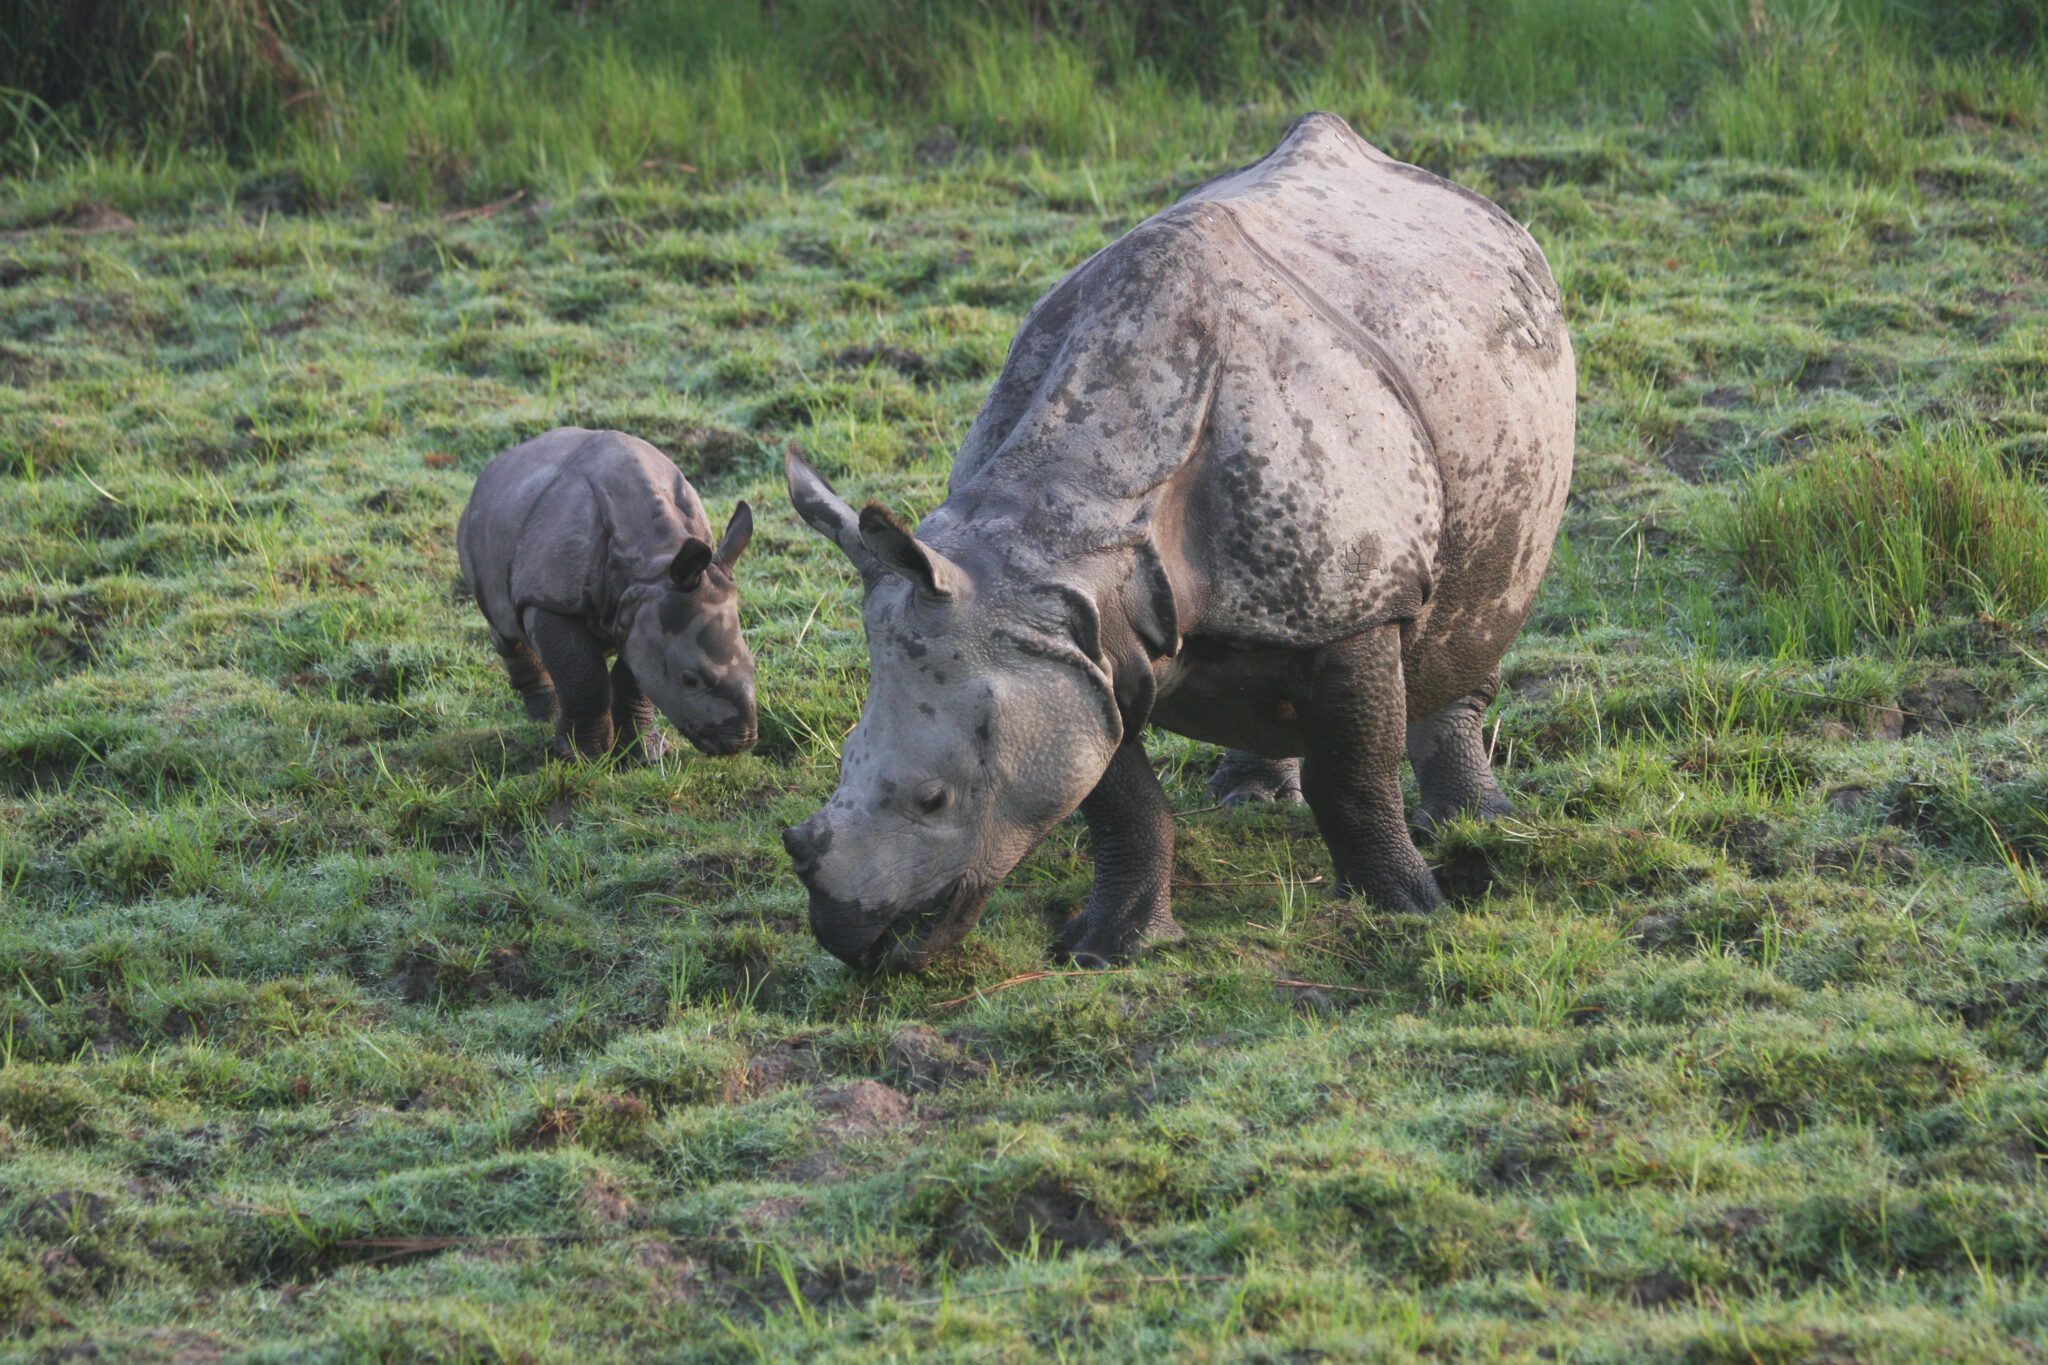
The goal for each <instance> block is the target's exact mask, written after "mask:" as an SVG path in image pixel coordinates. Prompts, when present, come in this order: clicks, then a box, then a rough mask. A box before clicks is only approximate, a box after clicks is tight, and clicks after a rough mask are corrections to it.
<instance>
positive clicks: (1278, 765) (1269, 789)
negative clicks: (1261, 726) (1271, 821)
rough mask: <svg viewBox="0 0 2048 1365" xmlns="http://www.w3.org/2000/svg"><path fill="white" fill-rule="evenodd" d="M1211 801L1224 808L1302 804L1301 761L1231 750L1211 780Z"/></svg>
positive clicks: (1225, 755) (1243, 750)
mask: <svg viewBox="0 0 2048 1365" xmlns="http://www.w3.org/2000/svg"><path fill="white" fill-rule="evenodd" d="M1209 799H1210V800H1212V801H1214V802H1216V803H1218V804H1219V805H1224V806H1242V805H1244V804H1245V803H1246V802H1249V801H1278V802H1280V803H1282V804H1283V805H1297V804H1299V803H1300V801H1301V760H1300V759H1296V758H1260V757H1259V756H1258V755H1257V754H1255V753H1252V752H1250V751H1249V750H1246V749H1231V750H1229V751H1228V752H1226V753H1225V754H1224V755H1223V761H1222V762H1221V763H1219V764H1217V765H1216V772H1215V775H1214V776H1212V777H1210V779H1209Z"/></svg>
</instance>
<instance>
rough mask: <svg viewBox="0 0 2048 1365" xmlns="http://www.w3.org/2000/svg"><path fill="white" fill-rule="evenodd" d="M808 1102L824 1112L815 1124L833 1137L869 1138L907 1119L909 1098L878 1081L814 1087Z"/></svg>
mask: <svg viewBox="0 0 2048 1365" xmlns="http://www.w3.org/2000/svg"><path fill="white" fill-rule="evenodd" d="M810 1098H811V1104H812V1106H813V1107H814V1108H816V1109H817V1111H818V1112H819V1113H820V1114H822V1115H824V1121H823V1122H822V1123H821V1124H820V1125H819V1127H820V1128H822V1129H823V1130H824V1131H825V1132H827V1133H830V1134H832V1135H833V1136H835V1137H842V1138H847V1137H872V1136H874V1135H875V1134H877V1133H885V1132H888V1131H889V1130H891V1129H893V1128H901V1127H903V1126H904V1125H905V1124H907V1123H909V1122H910V1118H911V1115H910V1100H909V1098H908V1097H907V1096H905V1095H904V1094H903V1092H901V1091H900V1090H893V1089H891V1088H890V1087H888V1086H886V1085H883V1084H882V1083H881V1082H880V1081H855V1082H854V1083H853V1084H852V1085H846V1086H840V1087H838V1088H836V1089H829V1090H814V1091H812V1092H811V1097H810Z"/></svg>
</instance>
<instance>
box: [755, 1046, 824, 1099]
mask: <svg viewBox="0 0 2048 1365" xmlns="http://www.w3.org/2000/svg"><path fill="white" fill-rule="evenodd" d="M817 1076H818V1054H817V1053H816V1052H814V1051H813V1050H812V1049H811V1047H810V1045H809V1044H808V1043H777V1044H776V1045H775V1046H774V1047H771V1048H769V1049H768V1050H767V1051H766V1052H761V1053H756V1054H755V1055H754V1057H753V1058H752V1060H750V1061H749V1062H748V1063H747V1073H746V1088H747V1089H748V1090H750V1091H756V1092H758V1091H764V1090H780V1089H781V1088H782V1087H784V1086H786V1085H806V1084H808V1083H810V1082H811V1081H813V1080H816V1079H817Z"/></svg>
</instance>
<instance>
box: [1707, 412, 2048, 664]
mask: <svg viewBox="0 0 2048 1365" xmlns="http://www.w3.org/2000/svg"><path fill="white" fill-rule="evenodd" d="M1709 530H1710V533H1711V534H1712V535H1713V536H1714V538H1715V539H1717V540H1718V541H1719V543H1720V546H1721V548H1722V549H1723V550H1724V551H1725V552H1726V553H1727V554H1728V555H1729V556H1730V558H1731V559H1732V560H1733V561H1734V563H1735V565H1736V566H1737V569H1738V572H1739V576H1740V578H1741V581H1742V583H1743V584H1744V586H1745V587H1746V588H1747V590H1748V591H1749V592H1750V594H1751V595H1752V596H1753V598H1754V599H1755V601H1756V603H1757V606H1758V607H1759V609H1760V610H1761V613H1762V616H1763V619H1764V622H1765V629H1766V632H1767V634H1768V635H1769V637H1770V640H1771V643H1772V644H1774V645H1775V646H1776V647H1777V648H1778V649H1779V650H1780V651H1781V652H1784V653H1789V654H1814V655H1842V654H1849V653H1852V652H1854V651H1855V650H1856V649H1857V648H1858V647H1859V645H1861V644H1862V643H1864V642H1866V641H1873V642H1880V643H1881V642H1884V641H1895V640H1902V639H1905V638H1907V637H1909V636H1910V635H1911V634H1912V632H1913V631H1915V630H1916V629H1917V628H1918V627H1920V626H1921V625H1923V624H1925V623H1927V622H1929V621H1930V620H1931V619H1933V617H1934V616H1935V615H1936V614H1937V613H1938V612H1941V611H1942V610H1944V609H1947V610H1963V611H1974V612H1977V613H1980V614H1982V615H1984V616H1987V617H1991V618H1994V619H1996V620H2001V621H2005V622H2016V621H2020V620H2024V619H2025V618H2027V617H2028V616H2030V615H2032V614H2033V613H2035V612H2038V611H2041V610H2043V609H2044V608H2048V497H2044V495H2043V493H2042V491H2041V489H2040V488H2039V487H2037V486H2036V485H2034V484H2033V483H2031V482H2029V481H2028V480H2027V479H2025V478H2024V477H2021V476H2020V475H2018V474H2016V473H2014V472H2013V471H2012V470H2010V469H2008V468H2007V467H2006V466H2005V465H2004V464H2003V463H2002V462H2001V461H2000V460H1999V459H1998V457H1997V456H1996V454H1994V453H1993V452H1992V451H1991V449H1990V448H1989V446H1988V444H1987V443H1986V442H1985V441H1983V440H1982V439H1980V438H1978V437H1975V436H1973V435H1971V434H1969V433H1966V432H1950V433H1942V434H1938V435H1931V434H1926V433H1923V432H1921V431H1919V430H1917V429H1909V430H1908V431H1907V432H1906V433H1905V435H1904V437H1903V438H1902V439H1901V441H1900V443H1899V444H1898V445H1897V446H1896V447H1894V448H1892V449H1887V450H1873V449H1869V448H1867V447H1855V446H1845V447H1839V448H1835V449H1831V450H1827V451H1824V452H1822V453H1820V454H1817V455H1815V456H1813V457H1812V458H1810V459H1807V460H1803V461H1801V462H1799V463H1798V464H1794V465H1789V466H1782V467H1776V468H1769V469H1764V470H1760V471H1758V472H1756V473H1754V474H1752V475H1750V476H1749V477H1748V478H1747V479H1745V480H1744V481H1743V482H1742V483H1741V484H1740V485H1738V487H1737V488H1736V490H1735V493H1734V496H1733V498H1732V499H1731V501H1730V502H1729V503H1728V504H1727V505H1726V508H1725V509H1724V510H1723V511H1722V512H1721V513H1720V514H1719V515H1718V516H1717V517H1715V518H1714V519H1712V521H1711V522H1710V525H1709Z"/></svg>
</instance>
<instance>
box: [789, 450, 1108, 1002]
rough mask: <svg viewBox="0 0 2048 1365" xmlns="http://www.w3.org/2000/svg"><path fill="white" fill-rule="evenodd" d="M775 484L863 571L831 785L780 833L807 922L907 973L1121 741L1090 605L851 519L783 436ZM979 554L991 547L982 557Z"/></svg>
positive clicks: (964, 924)
mask: <svg viewBox="0 0 2048 1365" xmlns="http://www.w3.org/2000/svg"><path fill="white" fill-rule="evenodd" d="M787 466H788V475H789V489H790V497H791V499H792V501H794V502H795V504H796V508H797V511H798V513H799V514H800V515H801V516H802V517H803V519H804V520H805V521H806V522H808V523H809V524H810V526H811V527H812V529H814V530H816V531H818V532H819V533H820V534H822V535H823V536H825V537H826V538H827V539H829V540H831V541H832V542H833V543H835V544H836V545H838V546H839V548H840V549H841V550H842V551H844V552H845V554H846V556H847V557H848V558H849V559H851V560H852V561H853V563H854V565H855V567H856V568H858V569H859V570H860V574H861V579H862V584H863V602H862V607H861V617H862V622H863V624H864V625H865V627H866V630H867V638H868V661H869V680H868V696H867V703H866V705H865V706H864V707H863V708H862V710H861V718H860V723H859V724H858V725H856V726H855V727H854V729H853V732H852V733H851V734H850V735H848V736H847V737H846V741H845V744H844V745H843V746H842V749H841V754H840V767H839V787H838V790H837V791H835V792H833V794H832V799H831V800H830V801H828V802H827V803H826V804H825V806H824V807H823V808H822V809H820V810H819V811H817V812H816V813H815V814H813V815H812V816H811V818H810V819H808V820H806V821H804V822H803V823H802V824H801V825H798V826H796V827H794V828H792V829H789V830H786V831H784V833H783V836H782V842H783V846H784V847H785V848H787V849H788V850H789V855H790V857H791V859H792V860H794V862H795V864H796V873H797V876H798V877H799V878H800V879H802V881H803V883H804V886H805V887H806V889H808V890H809V892H810V897H811V931H812V932H813V933H814V934H816V935H817V937H818V941H819V942H820V943H822V944H823V945H824V946H825V947H826V948H827V949H829V950H830V951H831V952H833V953H834V954H836V955H837V956H839V957H840V958H843V959H844V960H845V961H847V962H849V963H852V964H854V965H855V966H858V967H869V968H872V967H886V968H890V969H894V970H909V969H913V968H916V967H919V966H922V965H923V964H924V963H925V962H926V961H928V960H929V959H930V958H931V957H932V956H933V955H935V954H937V953H939V952H941V951H943V950H944V949H946V948H949V947H951V946H952V945H953V944H955V943H957V942H959V941H960V939H961V938H963V937H965V935H966V934H967V932H968V931H969V930H971V929H972V928H974V926H975V924H976V923H977V922H978V921H979V920H980V918H981V911H982V906H983V905H984V904H985V903H986V902H987V900H988V896H989V893H990V892H991V891H993V890H994V889H995V886H996V884H997V883H999V882H1000V881H1001V880H1002V879H1003V878H1004V877H1005V876H1006V875H1008V873H1009V872H1010V870H1011V869H1012V868H1013V867H1015V866H1016V865H1017V863H1018V862H1019V861H1020V860H1022V858H1023V857H1024V855H1025V854H1026V853H1028V852H1030V850H1031V848H1032V846H1033V845H1035V844H1036V843H1037V842H1038V841H1039V840H1040V839H1042V838H1044V837H1045V836H1046V834H1048V833H1049V832H1051V830H1052V828H1053V827H1054V826H1055V825H1057V824H1058V823H1059V822H1060V821H1061V820H1062V819H1064V818H1066V816H1067V815H1069V814H1070V813H1072V811H1073V810H1074V809H1075V807H1077V806H1078V805H1080V803H1081V799H1082V798H1083V797H1085V796H1086V795H1087V794H1088V793H1089V792H1090V791H1091V790H1092V789H1093V788H1094V786H1095V784H1096V783H1097V781H1099V780H1100V778H1101V776H1102V773H1103V770H1104V769H1105V768H1106V767H1107V766H1108V764H1109V760H1110V758H1111V756H1112V755H1113V754H1114V753H1115V752H1116V747H1117V744H1118V743H1119V741H1120V740H1121V738H1122V734H1123V721H1122V718H1121V716H1120V713H1119V711H1118V707H1117V700H1116V695H1115V686H1114V683H1113V681H1112V679H1111V677H1110V675H1109V674H1108V673H1107V672H1106V671H1105V669H1104V667H1103V665H1102V664H1101V662H1099V657H1100V654H1101V647H1100V631H1101V623H1100V621H1099V619H1098V616H1097V610H1096V606H1095V603H1094V602H1093V601H1092V600H1091V599H1090V598H1089V597H1088V596H1087V594H1085V593H1083V592H1081V591H1079V590H1078V589H1075V588H1072V587H1067V586H1062V585H1057V584H1045V583H1034V584H1022V585H1019V584H1017V583H1015V582H1013V581H1011V580H1012V579H1014V578H1015V575H1013V574H1007V573H1004V572H1003V571H1002V566H1001V565H1000V564H999V563H998V562H997V560H996V559H995V558H994V557H993V556H992V555H991V553H990V552H987V551H981V550H971V551H970V550H963V551H961V554H962V559H961V561H960V562H956V561H955V560H953V559H949V558H948V557H947V556H946V555H944V554H942V553H940V552H939V551H938V550H937V549H934V548H933V547H932V546H931V545H929V544H927V543H925V542H923V541H921V540H919V539H918V538H917V536H916V535H914V534H913V533H912V532H911V531H909V530H908V529H906V528H905V527H904V526H903V524H902V523H901V522H899V521H898V520H897V519H896V518H895V517H894V516H892V515H891V514H890V513H889V512H888V511H887V510H886V509H885V508H883V507H881V506H879V505H876V504H869V505H868V506H867V507H866V508H865V509H863V510H862V511H861V512H860V513H859V514H858V515H857V516H856V515H855V513H854V512H853V510H852V509H851V508H850V507H848V506H847V505H846V503H845V502H844V501H842V500H841V499H840V498H839V496H838V495H837V494H835V493H834V492H833V491H832V489H831V488H830V486H829V485H827V484H826V483H825V481H824V480H823V479H822V478H820V477H819V476H818V474H817V472H816V471H815V470H813V469H812V468H811V467H810V466H809V465H807V464H805V463H804V461H803V460H802V459H801V458H800V457H798V456H797V454H796V453H795V451H794V450H792V451H791V452H790V454H789V457H788V462H787ZM984 556H989V557H984Z"/></svg>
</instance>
